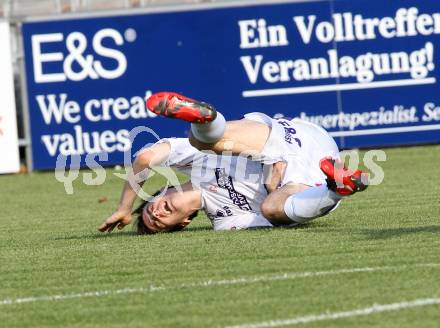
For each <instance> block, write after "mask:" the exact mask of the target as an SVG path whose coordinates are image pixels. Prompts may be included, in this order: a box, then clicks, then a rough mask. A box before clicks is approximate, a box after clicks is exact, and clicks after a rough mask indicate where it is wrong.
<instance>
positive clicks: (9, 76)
mask: <svg viewBox="0 0 440 328" xmlns="http://www.w3.org/2000/svg"><path fill="white" fill-rule="evenodd" d="M0 48H1V49H2V50H1V51H0V72H1V74H0V99H1V103H0V174H1V173H14V172H18V171H19V170H20V157H19V152H18V135H17V118H16V108H15V95H14V80H13V72H12V59H11V42H10V29H9V24H8V23H6V22H0Z"/></svg>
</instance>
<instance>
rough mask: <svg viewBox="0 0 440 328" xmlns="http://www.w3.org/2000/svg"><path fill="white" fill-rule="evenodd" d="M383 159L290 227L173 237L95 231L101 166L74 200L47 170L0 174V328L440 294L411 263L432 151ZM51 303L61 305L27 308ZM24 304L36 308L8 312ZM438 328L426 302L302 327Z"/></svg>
mask: <svg viewBox="0 0 440 328" xmlns="http://www.w3.org/2000/svg"><path fill="white" fill-rule="evenodd" d="M386 153H387V157H388V160H387V161H386V162H384V163H381V164H382V166H383V168H384V171H385V180H384V182H383V183H382V184H381V185H379V186H372V187H370V188H369V189H368V190H367V191H366V192H364V193H362V194H358V195H355V196H353V197H352V198H350V199H347V200H346V201H344V202H343V204H342V205H341V206H340V208H339V209H338V210H337V211H335V212H333V213H332V214H331V215H329V216H327V217H324V218H321V219H318V220H316V221H314V222H313V223H311V224H309V225H307V226H306V227H303V228H300V229H295V230H285V229H271V230H252V231H225V232H214V231H211V230H210V224H209V222H208V220H207V219H206V218H205V217H203V216H200V217H199V218H197V219H196V220H195V222H194V223H192V224H191V225H190V227H189V228H188V229H186V230H185V231H183V232H179V233H174V234H159V235H154V236H142V237H140V236H134V235H132V234H131V233H130V232H129V231H122V232H116V233H113V234H110V235H109V234H100V233H98V232H97V231H96V228H97V226H98V225H99V224H100V223H101V221H102V220H103V219H104V218H105V217H106V216H107V215H110V214H111V213H112V211H113V210H114V209H115V207H116V204H117V202H118V199H119V194H120V189H121V186H122V180H120V179H119V178H117V177H115V176H114V175H113V171H112V170H107V171H106V172H107V180H106V182H105V184H104V185H101V186H85V185H84V184H83V183H81V182H80V181H77V182H76V183H75V184H74V191H75V192H74V194H73V195H66V193H65V192H64V187H63V185H62V184H61V183H59V182H57V181H56V180H55V178H54V174H53V173H35V174H32V175H30V176H3V177H0V204H1V206H2V211H1V223H2V224H1V227H0V263H1V266H0V281H1V288H0V326H4V327H38V326H44V327H60V326H63V327H121V326H124V327H125V326H130V327H223V326H228V325H238V324H246V323H259V322H265V321H268V320H284V319H290V318H295V317H298V316H306V315H312V314H322V313H326V312H327V311H328V312H331V313H333V312H341V311H351V310H354V309H358V308H366V307H370V306H372V305H373V304H390V303H396V302H402V301H412V300H415V299H421V298H422V299H424V298H432V297H440V266H418V264H421V263H434V264H439V263H440V239H439V236H440V223H439V219H440V202H439V197H440V196H439V195H440V184H439V179H440V178H439V164H440V147H439V146H426V147H413V148H395V149H388V150H386ZM82 173H84V172H82ZM80 177H81V175H80ZM160 184H161V181H159V180H157V179H156V180H153V182H152V183H150V184H149V185H148V186H147V189H148V190H149V191H151V190H154V189H156V188H157V187H158V186H159V185H160ZM104 197H106V198H107V199H108V201H104V202H99V200H100V199H101V198H104ZM382 266H387V267H389V268H387V269H384V270H380V271H371V272H368V271H367V272H346V273H331V272H330V273H328V274H322V275H317V276H303V277H296V278H289V277H286V276H283V275H284V274H290V273H291V274H294V273H301V272H312V273H313V272H322V271H335V270H341V269H353V268H366V267H382ZM283 277H284V278H283ZM238 278H243V280H237V279H238ZM254 278H257V279H254ZM221 281H223V283H222V282H221ZM130 288H131V289H135V290H127V289H130ZM139 288H145V290H143V291H139V290H137V289H139ZM118 290H119V292H116V291H118ZM121 290H122V291H121ZM102 291H107V292H108V294H105V295H103V294H99V295H94V294H84V293H89V292H102ZM74 294H77V296H76V297H75V295H74ZM54 295H64V296H66V295H70V296H71V297H72V298H70V299H59V300H53V299H50V300H45V299H44V298H43V299H38V297H45V296H54ZM27 297H36V298H37V299H36V300H35V301H30V302H27V303H20V304H17V303H13V304H7V300H8V299H10V300H12V301H13V302H14V300H17V299H23V298H27ZM439 322H440V306H439V305H430V306H423V307H415V308H411V309H405V310H400V311H395V312H383V313H375V314H371V315H367V316H356V317H350V318H343V319H337V320H323V321H315V322H311V323H307V324H305V325H306V326H307V327H353V326H360V327H362V326H364V327H367V326H368V327H370V326H377V327H399V328H402V327H414V326H416V325H417V326H419V327H438V326H439Z"/></svg>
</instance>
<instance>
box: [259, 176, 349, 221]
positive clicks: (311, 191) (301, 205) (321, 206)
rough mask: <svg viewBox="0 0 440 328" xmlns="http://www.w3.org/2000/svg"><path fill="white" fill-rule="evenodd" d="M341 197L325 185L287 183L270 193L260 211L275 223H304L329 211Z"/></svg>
mask: <svg viewBox="0 0 440 328" xmlns="http://www.w3.org/2000/svg"><path fill="white" fill-rule="evenodd" d="M341 198H342V197H341V196H340V195H337V194H336V193H335V192H333V191H331V190H329V189H328V188H327V186H326V185H322V186H318V187H310V186H306V185H302V184H288V185H285V186H283V187H281V188H280V189H278V190H276V191H274V192H272V193H270V194H269V195H268V196H267V198H266V199H265V200H264V202H263V204H262V205H261V211H262V213H263V215H264V217H265V218H267V219H268V220H269V221H270V222H271V223H273V224H275V225H288V224H292V223H305V222H308V221H310V220H313V219H316V218H318V217H320V216H323V215H325V214H327V213H329V212H330V211H331V210H332V209H333V208H334V207H335V206H336V205H337V204H338V202H339V201H340V200H341Z"/></svg>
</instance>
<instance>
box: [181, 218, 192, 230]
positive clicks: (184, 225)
mask: <svg viewBox="0 0 440 328" xmlns="http://www.w3.org/2000/svg"><path fill="white" fill-rule="evenodd" d="M191 221H192V219H190V218H189V217H187V218H186V219H185V220H183V221H182V222H181V223H180V225H181V226H182V228H185V227H186V226H187V225H188V224H190V223H191Z"/></svg>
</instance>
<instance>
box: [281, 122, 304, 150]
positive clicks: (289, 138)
mask: <svg viewBox="0 0 440 328" xmlns="http://www.w3.org/2000/svg"><path fill="white" fill-rule="evenodd" d="M277 122H278V124H280V125H282V126H283V128H284V140H285V141H286V142H287V143H288V144H292V142H293V141H295V142H296V143H297V144H298V146H299V147H300V148H301V140H300V139H298V138H295V137H294V135H295V134H296V130H295V128H293V127H292V126H291V125H290V122H289V121H286V120H278V121H277Z"/></svg>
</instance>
